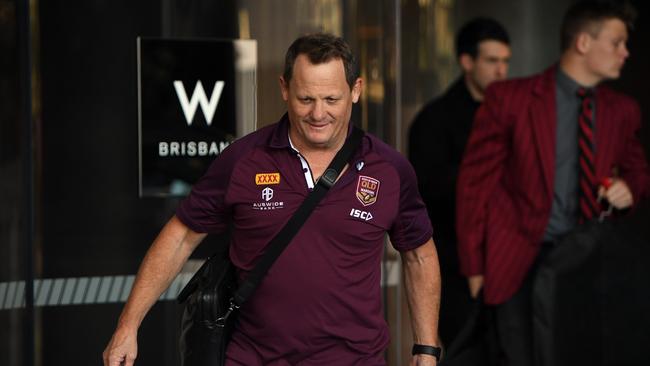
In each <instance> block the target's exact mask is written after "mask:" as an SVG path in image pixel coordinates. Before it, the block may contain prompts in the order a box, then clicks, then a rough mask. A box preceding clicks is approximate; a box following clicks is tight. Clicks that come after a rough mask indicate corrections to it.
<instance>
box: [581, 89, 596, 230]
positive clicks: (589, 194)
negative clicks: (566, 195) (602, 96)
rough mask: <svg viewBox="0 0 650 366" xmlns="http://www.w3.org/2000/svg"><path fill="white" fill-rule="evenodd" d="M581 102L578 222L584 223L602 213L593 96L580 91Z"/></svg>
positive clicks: (585, 91)
mask: <svg viewBox="0 0 650 366" xmlns="http://www.w3.org/2000/svg"><path fill="white" fill-rule="evenodd" d="M578 96H579V97H580V101H581V108H580V114H579V116H578V126H579V127H578V150H579V162H580V175H579V188H578V195H579V206H580V215H579V219H578V222H580V223H583V222H585V221H588V220H590V219H591V218H593V217H595V216H597V215H598V214H599V213H600V205H599V203H598V201H597V200H596V189H597V184H598V182H597V180H596V170H595V169H594V166H595V164H594V163H595V161H596V160H595V158H594V129H593V121H594V118H593V116H594V114H593V105H592V104H593V94H592V92H591V91H590V90H588V89H585V88H580V89H578Z"/></svg>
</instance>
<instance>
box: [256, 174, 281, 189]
mask: <svg viewBox="0 0 650 366" xmlns="http://www.w3.org/2000/svg"><path fill="white" fill-rule="evenodd" d="M255 184H257V185H258V186H265V185H269V184H280V173H260V174H255Z"/></svg>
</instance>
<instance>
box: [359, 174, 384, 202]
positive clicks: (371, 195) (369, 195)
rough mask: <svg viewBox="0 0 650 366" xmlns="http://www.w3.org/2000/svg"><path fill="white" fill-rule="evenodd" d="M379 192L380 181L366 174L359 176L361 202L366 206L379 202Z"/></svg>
mask: <svg viewBox="0 0 650 366" xmlns="http://www.w3.org/2000/svg"><path fill="white" fill-rule="evenodd" d="M377 194H379V181H378V180H377V179H375V178H371V177H366V176H365V175H361V176H359V181H358V182H357V199H358V200H359V202H361V204H362V205H364V206H370V205H372V204H373V203H375V202H377Z"/></svg>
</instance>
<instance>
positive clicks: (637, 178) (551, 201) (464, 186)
mask: <svg viewBox="0 0 650 366" xmlns="http://www.w3.org/2000/svg"><path fill="white" fill-rule="evenodd" d="M633 13H634V11H633V9H631V7H630V6H629V4H627V3H621V2H616V3H615V2H603V1H599V2H594V1H581V2H579V3H576V4H574V5H573V6H572V7H571V8H570V9H569V11H568V12H567V14H566V15H565V18H564V21H563V25H562V54H561V57H560V60H559V62H558V64H556V65H554V66H552V67H551V68H549V69H548V70H546V71H545V72H543V73H542V74H539V75H535V76H532V77H528V78H523V79H517V80H510V81H505V82H499V83H494V84H493V85H491V86H490V87H489V88H488V90H487V92H486V96H485V101H484V103H483V105H482V106H481V107H480V108H479V110H478V112H477V114H476V117H475V121H474V126H473V128H472V132H471V134H470V139H469V142H468V145H467V149H466V151H465V155H464V157H463V161H462V164H461V168H460V172H459V177H458V186H457V233H458V241H459V242H458V243H459V259H460V265H461V271H462V272H463V274H464V275H465V276H467V277H468V281H469V286H470V291H471V294H472V295H473V296H476V294H477V293H478V292H479V290H480V289H481V288H483V294H484V300H485V302H486V303H489V304H495V305H496V307H495V314H496V321H497V330H498V338H499V339H498V342H499V344H500V348H501V351H502V353H503V356H504V360H505V364H506V365H531V364H532V359H533V347H532V342H533V336H532V331H531V325H532V319H531V318H532V316H531V315H532V314H531V304H530V288H531V277H533V275H534V272H535V263H536V262H537V261H539V259H540V258H541V257H543V256H544V254H545V253H546V252H547V251H548V250H549V248H551V247H552V246H553V245H554V244H553V243H554V242H555V241H557V240H558V239H559V238H561V237H562V236H564V235H565V234H566V233H568V232H569V231H571V229H573V228H574V227H575V226H576V225H577V224H579V222H583V221H586V220H589V219H591V218H593V217H595V216H597V215H598V214H599V212H600V210H602V207H601V204H602V203H603V202H604V201H607V202H608V203H609V204H611V205H612V206H614V208H616V209H619V210H622V209H626V208H629V207H631V206H632V205H634V204H635V203H637V202H638V201H639V200H641V199H642V198H644V197H647V196H648V195H649V193H650V171H649V169H648V164H647V161H646V158H645V156H644V153H643V149H642V146H641V143H640V142H639V140H638V131H639V129H640V127H641V121H640V112H639V107H638V105H637V103H636V102H635V101H633V100H632V99H631V98H629V97H627V96H625V95H623V94H620V93H617V92H615V91H613V90H610V89H608V88H606V87H604V86H599V84H600V82H601V81H604V80H608V79H616V78H618V77H619V74H620V70H621V68H622V66H623V64H624V62H625V59H626V58H627V57H628V55H629V53H628V50H627V48H626V40H627V32H628V28H629V27H630V26H631V22H632V21H633V18H634V14H633Z"/></svg>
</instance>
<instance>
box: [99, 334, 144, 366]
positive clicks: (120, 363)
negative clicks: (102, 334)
mask: <svg viewBox="0 0 650 366" xmlns="http://www.w3.org/2000/svg"><path fill="white" fill-rule="evenodd" d="M137 355H138V332H137V331H130V330H124V329H120V328H118V329H117V330H116V331H115V333H114V334H113V337H112V338H111V341H110V342H109V343H108V346H106V349H105V350H104V354H103V356H104V366H133V362H134V361H135V357H136V356H137Z"/></svg>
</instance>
